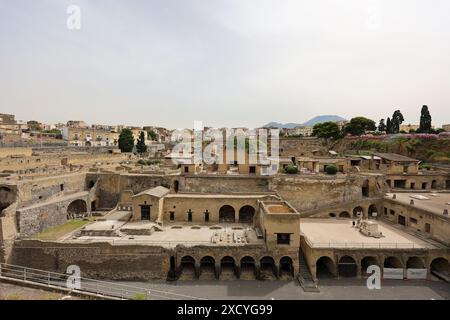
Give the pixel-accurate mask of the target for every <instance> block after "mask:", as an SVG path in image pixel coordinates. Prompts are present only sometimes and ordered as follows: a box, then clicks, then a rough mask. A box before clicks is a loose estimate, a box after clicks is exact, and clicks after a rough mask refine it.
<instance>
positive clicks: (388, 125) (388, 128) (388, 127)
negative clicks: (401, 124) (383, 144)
mask: <svg viewBox="0 0 450 320" xmlns="http://www.w3.org/2000/svg"><path fill="white" fill-rule="evenodd" d="M386 133H392V122H391V118H389V117H388V118H387V120H386Z"/></svg>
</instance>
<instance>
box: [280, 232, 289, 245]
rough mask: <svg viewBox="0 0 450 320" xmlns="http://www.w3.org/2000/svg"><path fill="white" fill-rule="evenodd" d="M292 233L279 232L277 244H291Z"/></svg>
mask: <svg viewBox="0 0 450 320" xmlns="http://www.w3.org/2000/svg"><path fill="white" fill-rule="evenodd" d="M290 243H291V235H290V234H289V233H277V244H290Z"/></svg>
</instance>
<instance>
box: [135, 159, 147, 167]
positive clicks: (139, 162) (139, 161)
mask: <svg viewBox="0 0 450 320" xmlns="http://www.w3.org/2000/svg"><path fill="white" fill-rule="evenodd" d="M137 163H138V164H140V165H141V166H145V164H146V162H145V160H142V159H140V160H138V162H137Z"/></svg>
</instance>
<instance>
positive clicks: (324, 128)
mask: <svg viewBox="0 0 450 320" xmlns="http://www.w3.org/2000/svg"><path fill="white" fill-rule="evenodd" d="M312 135H313V136H315V137H318V138H322V139H338V138H339V136H340V131H339V126H338V125H337V123H336V122H331V121H328V122H322V123H317V124H316V125H314V127H313V133H312Z"/></svg>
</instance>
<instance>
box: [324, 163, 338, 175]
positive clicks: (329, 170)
mask: <svg viewBox="0 0 450 320" xmlns="http://www.w3.org/2000/svg"><path fill="white" fill-rule="evenodd" d="M337 171H338V170H337V168H336V166H335V165H334V164H332V165H329V166H326V167H325V172H326V173H327V174H336V173H337Z"/></svg>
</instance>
